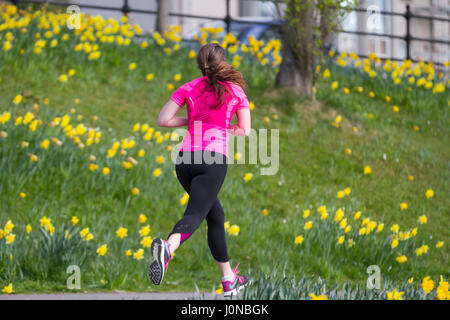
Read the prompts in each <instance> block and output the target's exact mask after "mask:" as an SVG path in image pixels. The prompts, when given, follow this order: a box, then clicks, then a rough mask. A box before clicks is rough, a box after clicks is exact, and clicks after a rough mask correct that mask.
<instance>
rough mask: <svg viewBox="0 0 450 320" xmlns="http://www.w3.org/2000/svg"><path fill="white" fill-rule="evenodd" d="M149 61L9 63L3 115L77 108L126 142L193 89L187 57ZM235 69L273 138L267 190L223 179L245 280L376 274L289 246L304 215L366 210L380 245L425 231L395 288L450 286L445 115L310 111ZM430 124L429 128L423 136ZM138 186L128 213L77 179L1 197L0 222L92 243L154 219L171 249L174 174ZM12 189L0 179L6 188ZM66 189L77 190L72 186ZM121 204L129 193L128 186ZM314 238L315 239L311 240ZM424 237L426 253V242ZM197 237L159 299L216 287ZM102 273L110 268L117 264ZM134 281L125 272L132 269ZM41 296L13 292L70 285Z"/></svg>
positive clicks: (364, 101)
mask: <svg viewBox="0 0 450 320" xmlns="http://www.w3.org/2000/svg"><path fill="white" fill-rule="evenodd" d="M120 50H122V51H123V52H121V51H120ZM151 50H152V49H148V50H147V51H143V50H140V48H133V49H124V48H120V49H119V51H118V52H116V53H115V54H114V58H112V60H111V61H110V62H111V64H110V65H106V64H98V65H97V64H96V62H92V63H91V64H92V65H91V66H90V67H89V68H84V67H83V66H84V65H85V63H86V62H83V61H80V60H75V62H74V63H73V64H72V63H70V61H71V60H70V54H69V56H68V57H61V56H56V55H55V56H54V57H53V58H51V59H50V60H51V61H53V63H48V60H46V61H42V62H38V61H36V60H35V61H33V63H28V62H27V61H22V60H21V59H23V58H21V57H19V58H17V59H11V60H9V61H10V62H11V61H14V63H5V64H4V65H3V66H2V70H1V77H2V78H3V83H2V85H1V86H0V102H1V105H2V106H5V105H9V104H10V101H12V98H13V97H14V96H15V95H16V94H17V93H19V92H22V93H24V94H25V95H28V97H29V98H28V99H29V100H28V101H29V102H30V103H28V104H24V105H23V106H19V107H17V109H19V110H20V113H23V111H22V110H25V109H26V110H29V109H30V106H31V101H32V99H33V98H35V99H36V102H38V103H40V101H41V98H43V97H48V98H50V105H49V106H45V105H43V104H42V103H40V106H41V107H40V114H45V113H46V108H48V109H51V110H54V109H56V110H60V111H61V112H67V111H68V110H69V109H70V108H72V107H76V109H77V112H79V113H80V114H82V115H84V116H85V118H88V117H89V116H91V115H97V116H99V121H98V124H99V126H100V127H102V128H112V130H113V131H112V133H111V134H110V136H114V137H120V138H123V137H126V136H128V135H130V134H131V128H132V125H133V124H134V123H135V122H147V123H149V124H150V125H152V126H156V117H157V114H158V112H159V110H160V108H161V107H162V106H163V105H164V103H165V102H166V101H167V100H168V98H169V96H170V92H169V91H168V90H167V89H166V84H167V82H169V81H171V78H172V77H173V75H174V74H175V73H181V74H182V75H183V81H188V80H190V79H192V78H194V77H198V76H199V74H198V72H197V71H196V70H195V63H194V61H193V60H188V59H187V58H185V57H186V56H187V53H186V52H184V53H183V54H176V55H172V56H171V57H170V59H168V58H163V57H162V56H163V55H164V54H163V53H162V52H160V51H159V52H157V53H152V52H151ZM107 55H108V52H105V53H104V56H107ZM131 61H136V62H138V68H137V70H135V71H133V73H132V72H130V71H129V70H128V69H127V68H128V63H129V62H131ZM70 67H74V68H75V69H76V70H77V75H76V77H75V78H74V79H73V80H69V81H70V83H69V84H61V83H59V82H58V80H57V78H58V75H59V74H61V73H63V72H66V71H67V69H68V68H70ZM242 69H243V72H244V75H246V78H247V80H248V81H249V84H250V87H249V90H248V97H249V99H250V100H252V101H254V102H255V105H256V109H255V111H254V112H253V127H254V128H256V129H258V128H263V127H267V128H279V129H280V170H279V172H278V174H277V175H275V176H259V175H258V172H259V170H258V168H257V167H255V166H252V165H246V166H233V167H231V168H230V170H229V175H228V177H227V180H226V182H225V184H224V187H223V190H222V191H221V194H220V198H221V199H222V202H223V206H224V209H225V212H226V216H227V220H230V222H231V223H232V224H234V223H235V224H238V225H239V226H240V228H241V235H240V236H239V237H236V238H234V237H229V242H228V246H229V250H230V255H231V257H233V260H232V261H233V263H235V262H237V261H241V262H242V264H241V266H242V267H241V268H242V269H243V271H245V270H246V269H247V268H251V269H252V270H269V269H270V268H272V267H274V266H276V265H278V264H279V263H280V262H281V264H283V262H286V263H287V265H288V267H289V268H288V269H289V270H290V271H292V272H295V273H296V274H303V273H306V274H309V275H320V276H322V277H325V278H329V279H331V280H332V281H334V280H338V281H340V280H345V279H355V280H358V281H365V277H366V273H365V267H364V265H366V266H367V265H369V264H372V263H377V260H376V257H377V255H376V254H375V255H371V254H367V253H366V252H362V251H358V250H357V249H356V250H355V251H354V253H349V252H347V251H345V250H344V249H342V248H338V249H335V250H336V251H334V249H333V250H331V249H330V248H328V249H326V248H324V247H323V243H321V242H320V241H311V242H312V244H311V245H310V246H311V247H307V246H305V247H304V248H301V247H296V246H294V244H293V239H294V237H295V236H296V235H298V234H304V231H303V223H304V221H305V219H303V217H302V216H301V213H302V211H303V209H306V208H309V207H311V209H312V210H311V211H313V214H314V213H315V210H316V208H317V207H318V206H320V205H322V204H324V205H327V207H328V208H330V216H332V215H333V214H334V210H335V209H337V208H339V207H343V206H345V207H346V209H347V210H348V211H350V212H354V211H357V210H363V208H365V211H364V215H365V216H369V217H371V218H372V219H375V220H376V221H382V222H384V223H385V226H386V227H385V228H386V231H387V229H389V227H390V226H391V224H393V223H399V224H400V225H401V228H402V230H403V229H406V228H409V227H413V226H415V225H416V224H417V223H416V221H417V218H418V216H419V215H421V214H426V215H427V217H428V219H429V222H428V223H427V224H426V225H424V226H422V227H421V228H420V236H421V237H422V238H421V239H422V240H423V241H426V242H427V243H429V245H430V247H431V250H430V253H429V254H428V255H427V256H426V257H424V258H423V260H424V261H425V263H424V264H418V266H417V267H415V268H414V272H413V273H412V272H411V270H412V269H410V268H413V267H410V266H404V267H402V268H400V267H398V266H396V265H395V261H394V263H393V270H394V271H395V272H392V275H394V274H395V275H396V276H397V277H399V278H401V279H404V278H406V277H407V276H409V275H411V274H412V275H415V276H416V277H421V276H424V275H427V274H433V275H438V274H445V273H448V256H449V250H448V244H446V245H445V247H444V248H443V249H442V250H435V249H434V244H435V240H437V239H439V240H446V241H447V242H448V239H449V231H448V230H450V228H449V227H450V226H449V212H448V207H449V202H448V194H449V189H448V188H449V187H448V184H447V183H446V181H448V180H449V178H450V177H449V172H450V171H449V167H448V159H449V158H450V149H449V145H448V119H449V118H448V112H447V111H445V110H446V108H445V106H438V105H432V106H431V107H430V109H429V110H414V108H413V107H411V108H409V107H408V106H403V105H402V104H400V103H399V107H400V109H401V112H400V113H399V114H393V113H392V112H391V109H390V106H391V105H390V104H388V103H386V102H384V101H382V100H381V99H370V98H368V97H367V95H363V94H357V93H355V92H354V91H353V92H352V93H351V94H350V95H348V96H345V95H343V94H342V91H340V92H337V91H336V92H333V91H331V90H330V89H328V88H329V84H328V83H327V82H324V84H323V87H322V89H321V90H322V92H320V93H319V94H318V98H319V102H312V101H310V100H307V99H305V98H304V97H301V96H298V95H296V94H294V93H290V92H289V91H282V90H279V89H274V88H269V89H268V88H267V87H266V86H265V85H264V83H263V84H261V83H258V81H261V80H258V79H261V78H264V75H261V74H260V73H259V72H253V73H250V67H248V66H244V67H243V68H242ZM148 72H154V73H155V80H154V81H153V82H145V81H143V80H142V79H143V78H144V75H145V74H146V73H148ZM333 76H334V77H342V79H339V80H340V82H341V83H344V82H345V81H349V82H357V81H362V83H365V82H364V81H365V80H362V78H360V77H359V78H358V76H356V75H355V76H353V77H352V78H350V77H349V76H348V75H345V74H344V73H339V72H338V71H335V72H333ZM258 77H259V78H258ZM273 77H274V75H273V74H271V75H270V76H269V77H268V81H267V82H269V83H270V80H273ZM345 77H347V78H345ZM261 82H262V81H261ZM369 85H371V84H368V86H369ZM375 90H376V89H375ZM391 95H392V96H394V95H395V93H392V94H391ZM74 98H80V99H81V103H80V104H79V105H77V106H75V105H74V104H73V99H74ZM19 110H17V111H19ZM49 112H50V114H51V113H52V111H49ZM370 112H371V113H373V114H374V119H368V118H367V117H365V116H364V114H365V113H370ZM272 114H278V115H279V119H278V120H274V119H272V120H271V122H270V123H268V124H267V123H264V121H263V118H264V117H265V116H270V117H271V115H272ZM337 114H341V115H342V116H343V117H344V121H343V125H342V128H340V129H337V128H334V127H332V126H331V121H332V120H333V119H334V117H335V115H337ZM427 120H430V121H431V122H430V124H429V125H428V124H427ZM416 123H417V124H418V125H419V126H420V128H421V129H420V131H419V132H414V131H413V130H412V125H413V124H416ZM352 126H358V127H359V128H360V130H359V132H358V133H353V132H352V130H351V127H352ZM103 131H104V132H105V136H108V135H109V133H106V130H103ZM345 148H351V149H352V155H351V156H346V155H345V152H344V150H345ZM383 154H386V157H387V160H386V161H385V160H383V159H382V155H383ZM397 159H398V161H397ZM367 164H369V165H370V166H371V167H372V170H373V173H372V175H371V176H364V175H363V174H362V171H363V167H364V166H365V165H367ZM171 165H172V164H171V163H166V164H165V165H164V168H166V171H167V172H168V173H170V172H171ZM149 172H151V171H146V173H149ZM246 172H253V173H254V174H255V177H254V179H253V180H252V181H251V182H250V183H249V184H248V185H247V184H243V183H241V182H242V176H243V174H244V173H246ZM141 173H142V172H141ZM408 174H412V175H414V177H415V180H414V181H413V182H410V181H408V179H407V176H408ZM141 177H142V175H141V176H139V174H138V173H137V174H136V175H135V176H134V181H136V182H138V183H141V187H140V189H141V192H143V193H144V194H147V195H145V196H144V197H141V198H139V199H137V200H135V201H134V200H133V201H130V202H128V200H127V197H126V196H125V195H120V194H108V191H107V188H106V190H103V191H102V190H101V188H99V189H98V190H97V189H95V190H96V192H95V193H90V192H89V193H86V192H84V191H83V188H84V186H83V183H82V182H83V181H84V180H83V179H82V181H81V182H79V183H77V184H76V186H73V187H71V188H69V190H70V195H68V194H61V192H62V191H60V189H59V188H58V186H56V187H55V185H52V184H48V183H45V181H42V180H41V181H34V182H36V184H35V185H33V186H28V189H27V190H28V191H27V192H28V194H29V196H30V197H32V196H33V195H36V196H37V195H40V196H41V199H34V200H33V201H29V202H16V201H12V200H10V199H8V197H10V194H8V195H7V194H3V195H2V196H0V197H1V201H2V203H3V204H4V206H3V208H2V214H3V212H4V213H6V216H9V217H12V218H13V219H14V220H15V221H17V223H18V224H19V223H21V222H23V223H25V222H29V221H30V220H33V221H37V219H38V218H40V217H41V216H42V215H43V214H44V213H45V214H47V215H51V216H52V217H53V218H54V220H55V221H56V222H58V221H67V219H68V218H70V217H71V216H72V215H73V214H77V215H79V216H80V217H81V218H82V221H85V222H88V223H89V225H90V226H92V227H93V228H94V229H95V233H96V235H98V238H101V236H102V234H107V232H110V233H111V230H112V229H113V230H115V229H116V228H117V227H118V226H120V225H128V226H131V225H135V224H136V223H135V221H136V217H137V214H138V213H140V212H146V213H148V214H149V216H150V224H151V226H152V236H155V235H157V234H160V235H166V234H167V232H168V231H170V229H171V227H172V225H173V223H174V222H175V221H176V220H177V219H178V218H179V217H180V216H181V215H182V212H183V208H182V207H180V206H179V204H178V199H179V197H180V195H181V194H182V189H181V187H180V186H178V184H177V182H176V179H175V178H174V177H173V176H172V175H170V174H168V175H167V179H168V180H167V181H164V182H163V183H160V182H157V181H155V180H154V179H153V180H152V178H151V177H149V178H146V179H148V180H149V181H146V182H144V181H142V179H140V178H141ZM8 178H9V177H5V176H2V179H8ZM41 178H42V177H41ZM71 179H72V180H71V181H73V179H75V181H76V177H75V176H71ZM84 182H85V181H84ZM58 183H59V182H58ZM61 183H62V182H61ZM345 187H351V188H352V194H351V196H350V197H346V198H344V199H341V200H338V199H336V193H337V191H338V190H341V189H343V188H345ZM428 188H433V190H435V193H436V196H435V198H434V199H433V200H426V198H425V190H426V189H428ZM89 190H94V189H89ZM123 190H126V188H125V184H124V188H123ZM11 191H12V190H11ZM14 191H17V190H14ZM42 195H47V196H48V198H47V199H45V198H43V197H42ZM403 201H405V202H407V203H408V206H409V209H408V210H407V211H406V212H401V211H400V209H399V203H400V202H403ZM174 203H175V205H174ZM43 207H45V209H44V208H43ZM263 208H267V209H268V210H269V215H268V216H267V217H263V216H262V215H261V213H260V211H261V209H263ZM283 219H286V223H283ZM314 235H315V236H316V237H320V236H321V234H320V233H317V234H314ZM431 235H432V236H433V240H430V239H429V238H428V237H429V236H431ZM205 237H206V232H205V227H204V225H202V227H201V228H200V230H199V231H198V232H197V233H196V234H195V235H194V236H193V238H192V239H191V240H190V241H188V242H187V243H186V244H185V245H184V247H183V248H182V250H180V251H179V252H177V258H176V259H174V261H173V263H172V264H171V267H170V272H169V273H168V275H167V278H166V279H167V282H168V283H170V282H173V281H175V282H177V283H176V284H172V285H170V284H168V285H164V286H161V287H160V288H158V289H159V290H192V283H193V281H195V282H196V283H197V284H198V285H199V286H200V288H201V289H210V288H211V286H212V283H215V285H216V287H217V285H218V284H219V276H218V274H217V270H216V267H215V264H214V262H213V260H212V258H211V256H210V254H209V249H208V247H207V243H206V241H205ZM108 238H109V239H111V238H112V235H111V234H109V235H108ZM105 240H106V239H105ZM280 248H281V249H282V250H280ZM366 254H367V258H366V259H365V258H361V257H360V258H359V259H360V260H362V261H364V263H363V264H361V263H356V264H355V263H352V255H360V256H363V255H366ZM121 259H122V258H121ZM109 263H110V264H113V261H109ZM141 266H145V264H142V265H141ZM107 267H108V268H113V267H114V266H113V265H108V266H107ZM129 268H133V265H132V264H130V266H129ZM144 269H145V268H144V267H143V268H142V270H137V271H133V272H130V273H129V275H128V277H129V279H128V280H127V281H125V282H123V283H121V284H120V285H118V288H120V289H134V290H145V289H147V282H146V281H147V280H146V278H145V272H146V271H145V270H144ZM128 270H129V269H128ZM116 271H117V273H116V274H120V273H121V270H116ZM198 271H201V272H198ZM113 274H114V273H113ZM385 274H386V275H389V273H388V271H387V270H383V275H385ZM94 278H95V277H93V278H90V276H89V275H88V276H86V279H89V280H86V281H87V282H92V283H95V282H96V281H98V279H97V278H95V279H94ZM42 285H43V283H36V282H22V283H18V284H17V288H18V290H26V291H42V290H44V291H45V290H64V285H65V284H64V283H61V282H59V281H56V282H48V283H45V284H44V285H43V286H42ZM90 289H92V290H101V286H100V288H98V285H95V284H93V285H92V286H91V287H90Z"/></svg>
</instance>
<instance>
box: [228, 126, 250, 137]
mask: <svg viewBox="0 0 450 320" xmlns="http://www.w3.org/2000/svg"><path fill="white" fill-rule="evenodd" d="M229 132H230V134H232V135H235V136H248V134H245V130H244V129H242V128H241V127H239V126H238V125H237V124H235V123H233V124H230V131H229Z"/></svg>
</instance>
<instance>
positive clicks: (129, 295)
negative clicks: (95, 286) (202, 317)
mask: <svg viewBox="0 0 450 320" xmlns="http://www.w3.org/2000/svg"><path fill="white" fill-rule="evenodd" d="M191 299H208V300H212V299H214V300H222V299H224V298H223V296H222V295H213V294H211V293H210V292H208V293H195V292H140V293H137V292H111V293H52V294H10V295H6V294H1V295H0V300H191Z"/></svg>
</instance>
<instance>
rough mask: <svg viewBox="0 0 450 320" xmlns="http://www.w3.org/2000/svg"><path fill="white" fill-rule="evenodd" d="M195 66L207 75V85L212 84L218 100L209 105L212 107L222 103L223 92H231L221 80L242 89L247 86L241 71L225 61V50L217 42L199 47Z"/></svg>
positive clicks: (214, 107)
mask: <svg viewBox="0 0 450 320" xmlns="http://www.w3.org/2000/svg"><path fill="white" fill-rule="evenodd" d="M197 66H198V68H199V69H200V71H201V72H202V74H203V76H208V86H207V87H210V86H212V87H213V88H214V92H215V93H216V96H217V97H218V98H219V99H218V102H217V103H216V104H215V105H213V106H211V108H213V109H217V108H219V107H220V106H221V105H222V104H223V103H224V100H225V92H228V94H231V92H230V90H229V89H228V88H227V87H226V86H225V85H224V84H221V82H222V83H223V82H226V81H231V82H233V83H235V84H237V85H238V86H240V87H241V88H242V89H243V90H244V89H245V88H246V87H247V84H246V83H245V80H244V78H243V77H242V73H241V72H240V71H238V70H235V69H234V68H233V66H231V65H229V64H228V63H227V62H226V61H225V50H224V49H223V48H222V46H221V45H220V44H218V43H208V44H205V45H204V46H203V47H201V48H200V50H199V52H198V54H197ZM205 89H206V87H205Z"/></svg>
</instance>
